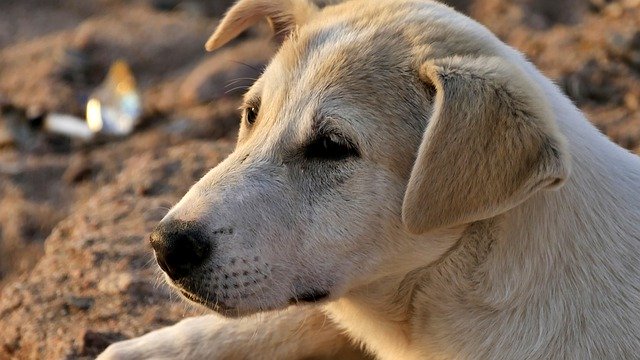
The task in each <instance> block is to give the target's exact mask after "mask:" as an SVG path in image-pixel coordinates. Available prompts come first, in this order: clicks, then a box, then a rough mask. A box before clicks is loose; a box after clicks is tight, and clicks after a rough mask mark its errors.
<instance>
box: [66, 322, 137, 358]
mask: <svg viewBox="0 0 640 360" xmlns="http://www.w3.org/2000/svg"><path fill="white" fill-rule="evenodd" d="M125 339H126V336H124V335H123V334H122V333H121V332H101V331H94V330H89V329H85V330H84V331H83V332H82V333H81V334H80V336H79V337H78V345H77V350H76V354H75V355H77V356H92V357H96V356H98V355H99V354H100V353H101V352H102V351H104V349H106V348H107V346H109V345H111V344H113V343H114V342H116V341H121V340H125Z"/></svg>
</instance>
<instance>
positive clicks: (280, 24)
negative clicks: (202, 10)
mask: <svg viewBox="0 0 640 360" xmlns="http://www.w3.org/2000/svg"><path fill="white" fill-rule="evenodd" d="M317 11H318V7H317V6H316V5H314V4H313V3H312V2H311V1H309V0H240V1H238V2H237V3H236V4H235V5H233V7H231V9H229V11H228V12H227V14H226V15H225V16H224V18H223V19H222V21H221V22H220V25H218V28H217V29H216V31H215V32H214V33H213V35H211V37H210V38H209V40H207V43H206V44H205V48H206V49H207V51H213V50H215V49H217V48H219V47H221V46H223V45H224V44H226V43H228V42H229V41H231V40H233V39H234V38H236V37H237V36H238V35H240V33H242V32H243V31H244V30H246V29H248V28H249V27H251V26H252V25H254V24H255V23H257V22H258V21H260V20H262V19H264V18H266V19H267V20H268V21H269V24H270V25H271V28H272V29H273V31H274V33H275V34H276V35H277V36H279V37H282V36H286V35H287V34H288V33H290V32H291V31H292V30H293V29H295V27H296V26H300V25H302V24H304V23H305V22H307V21H308V20H309V18H311V17H312V16H313V14H315V13H316V12H317Z"/></svg>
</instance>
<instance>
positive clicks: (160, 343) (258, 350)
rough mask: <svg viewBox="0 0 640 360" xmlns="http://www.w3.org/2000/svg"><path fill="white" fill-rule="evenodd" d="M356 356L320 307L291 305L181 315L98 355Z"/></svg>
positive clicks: (102, 357) (132, 359)
mask: <svg viewBox="0 0 640 360" xmlns="http://www.w3.org/2000/svg"><path fill="white" fill-rule="evenodd" d="M338 354H339V355H338ZM347 354H349V355H347ZM359 355H361V354H359V353H358V352H357V351H356V350H355V349H354V348H353V347H352V346H351V344H350V343H349V340H348V339H347V337H346V336H345V335H343V334H342V332H341V331H340V330H339V329H338V328H337V327H336V326H335V324H334V323H332V322H331V320H329V319H328V318H327V317H326V316H325V315H324V313H322V312H321V311H320V310H319V309H316V308H311V307H293V308H290V309H288V310H285V311H282V312H277V313H269V314H260V315H257V316H256V317H254V318H251V319H241V320H229V319H224V318H221V317H219V316H216V315H207V316H201V317H195V318H189V319H185V320H183V321H180V322H179V323H177V324H175V325H173V326H170V327H166V328H163V329H160V330H156V331H153V332H151V333H148V334H146V335H144V336H141V337H138V338H134V339H131V340H127V341H122V342H118V343H115V344H112V345H111V346H109V347H108V348H107V349H106V350H105V352H104V353H102V354H101V355H100V356H99V357H98V360H106V359H127V360H135V359H301V358H307V357H313V358H335V357H336V356H339V357H340V358H346V357H345V356H348V357H349V358H358V356H359Z"/></svg>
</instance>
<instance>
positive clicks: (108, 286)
mask: <svg viewBox="0 0 640 360" xmlns="http://www.w3.org/2000/svg"><path fill="white" fill-rule="evenodd" d="M133 282H134V279H133V276H131V274H129V273H115V274H110V275H108V276H107V277H105V278H104V279H102V280H101V281H100V283H98V290H100V291H101V292H103V293H105V294H110V295H115V294H121V293H125V292H127V291H128V290H129V289H130V288H131V285H132V284H133Z"/></svg>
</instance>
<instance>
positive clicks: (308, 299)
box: [289, 290, 329, 304]
mask: <svg viewBox="0 0 640 360" xmlns="http://www.w3.org/2000/svg"><path fill="white" fill-rule="evenodd" d="M328 297H329V292H328V291H324V290H312V291H306V292H303V293H302V294H299V295H297V296H295V297H292V298H291V299H289V304H298V303H315V302H319V301H322V300H324V299H326V298H328Z"/></svg>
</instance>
